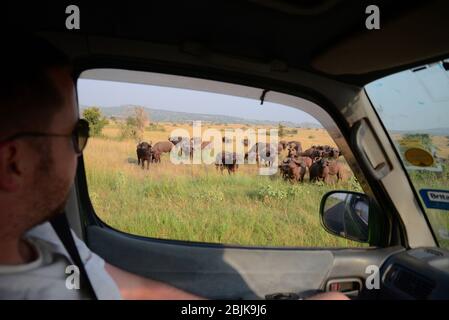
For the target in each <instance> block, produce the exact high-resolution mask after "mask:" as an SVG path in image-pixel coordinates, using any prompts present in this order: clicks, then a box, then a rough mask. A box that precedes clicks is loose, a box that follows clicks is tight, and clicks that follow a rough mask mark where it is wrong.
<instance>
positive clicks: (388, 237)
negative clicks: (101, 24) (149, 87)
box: [73, 57, 406, 250]
mask: <svg viewBox="0 0 449 320" xmlns="http://www.w3.org/2000/svg"><path fill="white" fill-rule="evenodd" d="M74 65H75V68H74V74H73V79H74V82H75V87H77V81H78V79H79V77H80V75H81V74H82V73H83V72H84V71H87V70H90V69H120V70H127V71H138V72H151V73H161V74H165V75H170V76H181V77H191V78H197V79H203V80H206V81H207V80H211V81H218V82H223V83H228V84H231V85H243V86H248V87H253V88H269V90H270V91H274V92H276V93H281V94H286V95H290V96H292V97H294V98H301V99H305V100H307V101H310V102H312V103H314V104H315V105H317V106H318V107H319V108H320V109H321V111H322V112H324V113H325V114H327V116H328V117H329V118H330V119H331V120H332V121H333V123H334V125H335V126H336V127H337V128H338V130H339V131H340V132H341V134H342V139H343V140H345V143H346V144H347V145H348V147H349V148H350V149H351V152H352V151H353V146H352V145H351V142H350V136H351V129H350V128H349V127H348V125H347V121H346V120H345V118H344V117H343V116H342V115H341V114H340V113H339V112H336V110H337V108H336V107H335V105H334V104H333V103H332V102H331V101H330V100H328V99H327V98H325V97H324V95H322V94H320V93H319V92H317V91H315V90H312V89H310V88H307V87H304V86H299V85H293V84H291V83H286V82H280V81H275V80H273V79H269V78H260V77H254V76H252V77H251V76H247V75H242V74H235V73H223V72H222V70H213V72H211V70H202V69H200V70H198V68H197V67H194V68H185V67H181V66H173V65H171V66H166V65H162V66H161V65H159V64H154V65H153V64H152V65H148V64H145V65H143V64H142V63H139V62H130V61H129V60H122V59H115V58H113V59H105V58H104V57H101V58H98V57H95V58H92V57H91V58H84V59H78V60H77V61H75V63H74ZM229 79H232V81H230V80H229ZM353 160H354V162H355V163H357V166H358V167H357V168H353V167H352V166H351V165H350V168H351V170H352V171H353V173H355V171H359V173H360V176H361V178H362V179H359V180H360V182H362V181H363V182H364V184H365V185H366V186H368V188H369V190H368V191H369V193H367V195H368V196H369V197H370V198H372V199H373V200H375V201H376V203H377V204H378V205H379V207H380V208H382V209H383V210H381V211H382V212H383V214H385V217H384V219H385V221H386V225H388V226H389V228H388V232H386V233H384V234H383V235H382V238H383V239H382V242H383V243H385V244H386V245H384V246H369V247H364V248H357V247H300V246H292V247H278V246H249V245H238V244H221V243H207V242H196V241H189V240H177V239H161V238H154V237H146V236H140V235H135V234H130V233H127V232H123V231H121V230H118V229H116V228H114V227H112V226H110V225H108V224H106V223H105V222H103V221H102V220H101V219H100V218H99V217H98V216H97V214H96V213H95V208H94V207H93V205H92V202H91V201H90V196H89V192H88V185H87V178H86V173H85V166H84V159H83V156H80V157H79V158H78V167H77V173H76V178H75V186H76V190H77V195H78V204H79V208H80V219H81V226H82V232H83V235H86V234H87V232H86V229H87V227H88V226H98V227H101V228H107V229H110V230H113V231H115V232H118V233H120V234H122V235H125V236H128V237H131V238H133V239H140V240H146V241H151V242H158V243H166V244H174V245H188V246H192V245H194V246H200V247H216V248H241V249H254V250H256V249H257V250H261V249H262V250H273V249H274V250H278V249H279V250H305V249H307V250H345V249H354V250H357V249H361V250H367V249H377V248H384V247H385V248H386V247H392V246H397V245H399V246H406V238H405V236H404V235H405V233H404V229H403V226H401V225H400V224H401V219H400V218H398V213H397V212H396V209H395V206H394V204H393V203H392V201H391V199H390V198H389V197H388V193H386V192H385V190H383V188H382V187H380V186H376V181H375V180H374V179H373V178H372V177H369V176H368V175H366V174H365V170H364V168H363V166H362V165H361V163H359V161H358V160H359V159H358V158H357V154H356V153H354V159H353ZM348 164H349V163H348ZM354 169H355V170H354ZM364 192H365V190H364ZM381 197H383V201H379V200H378V199H380V198H381ZM385 199H388V201H385ZM317 215H319V212H317Z"/></svg>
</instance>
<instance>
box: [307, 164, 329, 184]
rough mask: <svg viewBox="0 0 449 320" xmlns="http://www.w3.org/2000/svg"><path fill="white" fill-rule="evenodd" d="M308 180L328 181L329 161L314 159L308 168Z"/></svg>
mask: <svg viewBox="0 0 449 320" xmlns="http://www.w3.org/2000/svg"><path fill="white" fill-rule="evenodd" d="M309 175H310V181H311V182H315V181H324V182H328V178H329V161H328V160H326V159H320V160H318V161H316V162H315V163H314V164H312V166H311V167H310V169H309Z"/></svg>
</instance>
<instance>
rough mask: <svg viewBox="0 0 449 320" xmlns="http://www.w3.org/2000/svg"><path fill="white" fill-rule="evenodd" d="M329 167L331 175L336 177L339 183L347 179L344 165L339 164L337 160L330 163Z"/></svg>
mask: <svg viewBox="0 0 449 320" xmlns="http://www.w3.org/2000/svg"><path fill="white" fill-rule="evenodd" d="M328 167H329V175H330V176H336V177H337V181H339V180H344V179H345V178H346V175H345V171H344V168H343V165H342V164H341V163H339V162H338V161H337V160H332V161H329V165H328Z"/></svg>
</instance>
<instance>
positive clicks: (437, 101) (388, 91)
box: [78, 64, 449, 130]
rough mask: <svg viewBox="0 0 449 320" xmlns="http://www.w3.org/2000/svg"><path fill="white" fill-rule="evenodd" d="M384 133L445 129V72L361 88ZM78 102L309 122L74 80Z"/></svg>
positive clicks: (294, 113) (204, 96) (227, 100)
mask: <svg viewBox="0 0 449 320" xmlns="http://www.w3.org/2000/svg"><path fill="white" fill-rule="evenodd" d="M366 90H367V92H368V95H369V96H370V99H371V101H372V102H373V104H374V106H375V108H376V110H377V111H378V112H379V115H380V117H381V118H382V120H383V121H384V123H385V125H386V127H387V129H392V130H420V129H433V128H449V72H447V71H445V70H444V69H443V68H442V66H441V64H434V65H432V66H430V67H429V68H427V69H425V70H422V71H418V72H412V71H404V72H400V73H398V74H395V75H392V76H389V77H386V78H384V79H380V80H377V81H375V82H373V83H371V84H369V85H367V86H366ZM78 94H79V102H80V104H81V105H85V106H94V105H95V106H101V107H112V106H121V105H141V106H145V107H149V108H153V109H162V110H170V111H181V112H189V113H202V114H214V115H227V116H234V117H239V118H245V119H253V120H271V121H291V122H295V123H301V122H314V123H318V121H317V120H315V119H314V118H313V117H312V116H310V115H308V114H307V113H304V112H302V111H300V110H298V109H294V108H291V107H287V106H283V105H279V104H274V103H270V102H265V103H264V104H263V105H262V106H261V105H260V101H259V100H253V99H248V98H240V97H234V96H228V95H222V94H216V93H209V92H201V91H193V90H187V89H178V88H168V87H158V86H151V85H143V84H134V83H121V82H112V81H102V80H88V79H80V80H79V81H78Z"/></svg>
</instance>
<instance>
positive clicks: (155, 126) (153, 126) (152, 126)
mask: <svg viewBox="0 0 449 320" xmlns="http://www.w3.org/2000/svg"><path fill="white" fill-rule="evenodd" d="M145 131H160V132H165V131H166V130H165V128H164V127H163V126H161V125H158V124H156V123H150V125H149V126H148V127H146V128H145Z"/></svg>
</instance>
